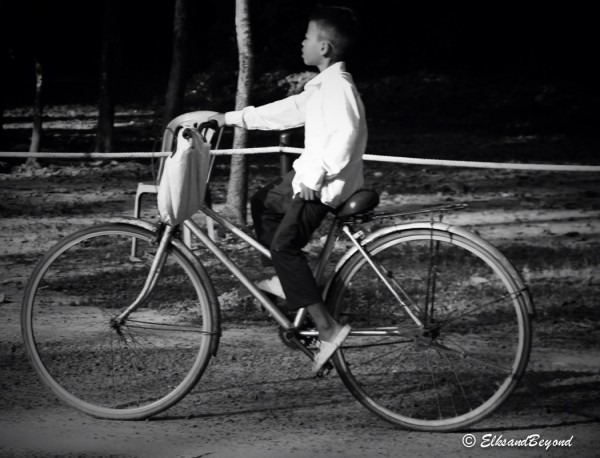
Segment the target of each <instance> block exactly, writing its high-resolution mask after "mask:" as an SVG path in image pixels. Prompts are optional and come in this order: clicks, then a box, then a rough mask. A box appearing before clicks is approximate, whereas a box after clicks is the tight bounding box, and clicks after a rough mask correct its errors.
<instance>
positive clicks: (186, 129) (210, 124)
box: [183, 119, 219, 139]
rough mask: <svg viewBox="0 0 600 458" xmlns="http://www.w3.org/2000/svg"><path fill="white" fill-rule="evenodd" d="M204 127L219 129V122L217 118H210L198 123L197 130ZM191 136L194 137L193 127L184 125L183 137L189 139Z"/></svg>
mask: <svg viewBox="0 0 600 458" xmlns="http://www.w3.org/2000/svg"><path fill="white" fill-rule="evenodd" d="M202 129H213V130H218V129H219V123H218V122H217V120H216V119H209V120H208V121H204V122H202V123H200V124H198V127H196V130H198V131H200V130H202ZM191 137H192V128H191V127H184V128H183V138H185V139H189V138H191Z"/></svg>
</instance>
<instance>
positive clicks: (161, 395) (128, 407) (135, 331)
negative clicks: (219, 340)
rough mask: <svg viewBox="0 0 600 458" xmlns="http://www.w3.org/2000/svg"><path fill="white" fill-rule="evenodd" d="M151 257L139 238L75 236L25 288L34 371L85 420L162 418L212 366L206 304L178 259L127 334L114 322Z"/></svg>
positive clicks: (144, 235) (128, 233) (173, 254)
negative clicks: (134, 257)
mask: <svg viewBox="0 0 600 458" xmlns="http://www.w3.org/2000/svg"><path fill="white" fill-rule="evenodd" d="M132 238H135V239H136V240H137V252H136V255H137V258H138V259H137V260H132V259H131V253H130V251H131V241H132ZM154 250H155V248H154V246H153V243H152V234H151V233H149V232H147V231H143V230H141V229H140V230H138V231H136V230H133V231H132V230H123V229H114V228H107V229H104V230H96V231H90V232H89V233H83V234H79V235H77V236H74V237H71V238H70V239H66V240H65V241H64V242H63V243H62V244H61V245H59V246H58V247H57V249H55V251H54V252H53V253H51V255H49V256H48V257H47V258H46V259H45V260H44V261H43V262H42V264H41V265H40V267H39V268H38V269H37V270H36V272H35V274H34V276H33V277H32V280H31V282H30V285H29V286H28V289H27V293H26V296H25V308H24V310H25V315H24V320H23V321H24V326H23V327H24V334H25V341H26V345H27V347H28V350H29V353H30V356H31V359H32V362H33V365H34V367H35V368H36V370H37V371H38V374H39V375H40V376H41V378H42V380H43V381H44V382H45V383H46V384H47V385H48V386H49V387H50V388H51V389H52V390H53V391H54V392H55V394H57V395H58V396H59V397H60V398H61V399H62V400H63V401H65V402H67V403H68V404H70V405H72V406H74V407H76V408H78V409H80V410H82V411H84V412H86V413H89V414H91V415H94V416H99V417H106V418H123V419H127V418H131V419H136V418H145V417H148V416H150V415H153V414H155V413H158V412H159V411H161V410H164V409H165V408H167V407H169V406H171V405H173V404H174V403H175V402H177V401H178V400H179V399H180V398H181V397H183V396H184V395H185V394H186V393H187V392H188V391H189V390H190V389H191V387H193V385H194V384H195V383H196V382H197V380H198V378H199V376H200V375H201V373H202V371H203V370H204V368H205V367H206V364H207V362H208V359H209V357H210V354H209V348H210V339H211V338H212V325H211V320H210V310H209V306H208V299H207V296H206V293H205V291H204V289H203V286H202V284H201V282H200V281H199V279H198V277H197V275H196V274H195V271H194V268H193V266H192V265H191V264H190V263H189V262H188V261H187V260H186V259H185V257H184V256H183V255H182V254H181V253H180V252H179V251H178V250H174V249H171V250H170V254H169V260H168V262H167V264H166V266H165V269H164V272H163V275H162V276H161V279H160V280H159V282H158V283H157V285H156V288H155V289H154V290H153V292H152V294H151V296H150V298H149V299H148V301H147V302H146V303H144V304H143V306H142V307H140V308H139V309H138V310H136V311H135V312H133V313H132V314H131V315H130V317H129V318H128V320H127V321H126V322H125V323H124V324H123V325H120V326H117V325H115V324H114V322H113V321H111V320H112V318H113V317H114V316H115V315H117V314H118V313H120V311H121V310H123V308H124V307H125V306H127V305H129V304H130V303H131V302H132V300H133V299H135V297H136V296H137V294H138V293H139V291H140V290H141V285H143V283H144V281H145V278H146V276H147V272H148V269H149V265H150V262H151V258H152V254H153V252H154Z"/></svg>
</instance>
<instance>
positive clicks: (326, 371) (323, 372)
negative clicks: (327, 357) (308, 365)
mask: <svg viewBox="0 0 600 458" xmlns="http://www.w3.org/2000/svg"><path fill="white" fill-rule="evenodd" d="M332 370H333V364H332V363H331V361H327V362H326V363H325V365H324V366H323V367H322V368H321V369H319V371H318V372H317V373H316V374H315V377H317V378H323V377H325V376H327V375H329V374H330V373H331V371H332Z"/></svg>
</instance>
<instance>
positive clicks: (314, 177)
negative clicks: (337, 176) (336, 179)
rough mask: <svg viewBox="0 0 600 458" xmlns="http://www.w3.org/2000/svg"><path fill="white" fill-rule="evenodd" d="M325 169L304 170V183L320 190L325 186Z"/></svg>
mask: <svg viewBox="0 0 600 458" xmlns="http://www.w3.org/2000/svg"><path fill="white" fill-rule="evenodd" d="M325 174H326V172H325V170H323V169H321V168H319V169H317V168H315V169H312V170H304V171H303V172H302V174H301V175H302V183H303V184H304V185H305V186H308V187H309V188H310V189H314V190H315V191H320V190H321V188H322V187H323V180H324V178H325Z"/></svg>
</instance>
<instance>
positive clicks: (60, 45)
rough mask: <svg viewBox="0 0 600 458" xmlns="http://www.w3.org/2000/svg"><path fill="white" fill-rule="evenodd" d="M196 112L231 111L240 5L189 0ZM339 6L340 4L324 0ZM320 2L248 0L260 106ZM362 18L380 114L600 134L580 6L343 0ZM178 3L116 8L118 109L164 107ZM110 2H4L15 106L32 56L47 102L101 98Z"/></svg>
mask: <svg viewBox="0 0 600 458" xmlns="http://www.w3.org/2000/svg"><path fill="white" fill-rule="evenodd" d="M190 3H191V13H190V20H191V22H192V37H191V41H190V50H189V51H190V56H191V59H190V62H189V68H188V91H187V94H188V96H187V97H186V108H189V109H199V108H198V107H202V109H216V110H227V109H231V108H232V107H233V100H234V96H235V81H236V71H237V64H238V62H237V47H236V41H235V28H234V10H235V2H234V1H233V0H227V1H225V0H202V1H200V0H198V1H192V2H190ZM320 3H325V4H329V3H334V2H327V1H325V2H320ZM316 4H317V2H316V1H313V0H250V11H251V16H252V21H253V23H252V26H253V40H254V51H255V54H256V67H255V79H256V81H257V83H256V84H257V89H258V90H256V91H255V92H254V100H253V102H254V103H264V102H267V101H270V100H273V99H274V98H276V97H279V96H281V95H282V93H281V90H278V87H277V85H276V84H274V83H275V82H276V81H277V79H278V78H281V77H283V76H285V75H288V74H290V73H296V72H302V71H306V70H308V69H307V68H306V67H305V66H304V65H303V63H302V61H301V57H300V43H301V40H302V38H303V35H304V32H305V28H306V19H307V16H308V13H309V12H310V10H311V9H312V7H313V6H314V5H316ZM335 4H344V5H347V6H351V7H353V8H354V9H355V10H356V11H357V12H358V15H359V17H360V19H361V23H362V25H363V34H362V41H361V46H360V48H359V50H358V52H357V54H356V55H355V57H354V58H353V59H352V60H351V61H350V62H349V69H350V70H351V72H352V73H353V75H354V77H355V80H356V81H357V84H358V86H359V89H360V90H361V93H362V94H363V98H364V99H365V103H366V105H367V107H368V113H369V116H370V117H373V118H376V119H380V120H383V119H385V120H386V121H390V122H396V121H397V122H398V123H399V124H398V125H401V126H403V127H421V128H425V129H434V128H435V129H456V128H463V129H464V128H466V129H475V130H476V129H492V130H496V131H498V130H499V131H502V132H504V131H506V132H510V133H516V134H531V133H559V134H586V135H595V132H596V122H595V119H596V118H597V116H595V115H594V113H595V111H596V109H597V104H598V102H599V96H598V90H597V85H598V83H597V81H598V76H599V72H598V70H597V68H596V67H597V65H596V60H597V56H596V54H597V51H596V49H595V48H596V45H597V42H598V40H597V38H598V37H597V33H596V31H597V27H596V26H595V24H594V15H593V14H591V11H588V10H586V9H584V8H582V7H580V6H577V5H575V4H567V3H564V2H563V3H556V4H555V3H548V2H546V3H544V4H538V5H532V4H526V2H520V4H511V3H507V2H478V3H477V4H468V5H467V4H465V3H462V2H461V3H460V4H459V3H458V2H440V3H438V2H403V1H397V2H387V1H382V0H371V1H367V0H354V1H345V2H335ZM173 5H174V1H173V0H162V1H157V2H148V1H141V0H128V1H123V2H120V3H119V4H118V10H119V18H118V35H119V56H118V63H119V64H118V74H119V79H118V85H117V87H116V91H117V92H116V101H117V103H118V104H141V105H148V104H152V106H154V107H160V106H161V105H160V104H161V103H162V99H163V98H164V93H165V88H166V81H167V78H168V74H169V67H170V54H171V38H172V21H173ZM102 8H103V3H102V1H97V2H84V1H76V0H63V1H56V2H50V1H42V0H21V1H19V2H7V1H4V2H3V4H2V30H1V33H2V43H3V62H2V68H3V71H2V72H1V73H2V75H3V79H4V82H3V84H2V91H3V92H4V94H3V98H4V106H5V108H7V109H8V108H10V107H13V106H23V105H25V106H27V105H30V104H31V101H32V92H33V89H32V88H33V84H34V82H33V78H34V76H33V60H32V56H33V55H34V54H36V55H38V56H39V57H40V59H41V61H42V64H43V65H44V101H45V103H46V104H82V103H89V104H94V103H96V101H97V98H98V68H99V58H100V48H101V19H102V14H101V13H102Z"/></svg>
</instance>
